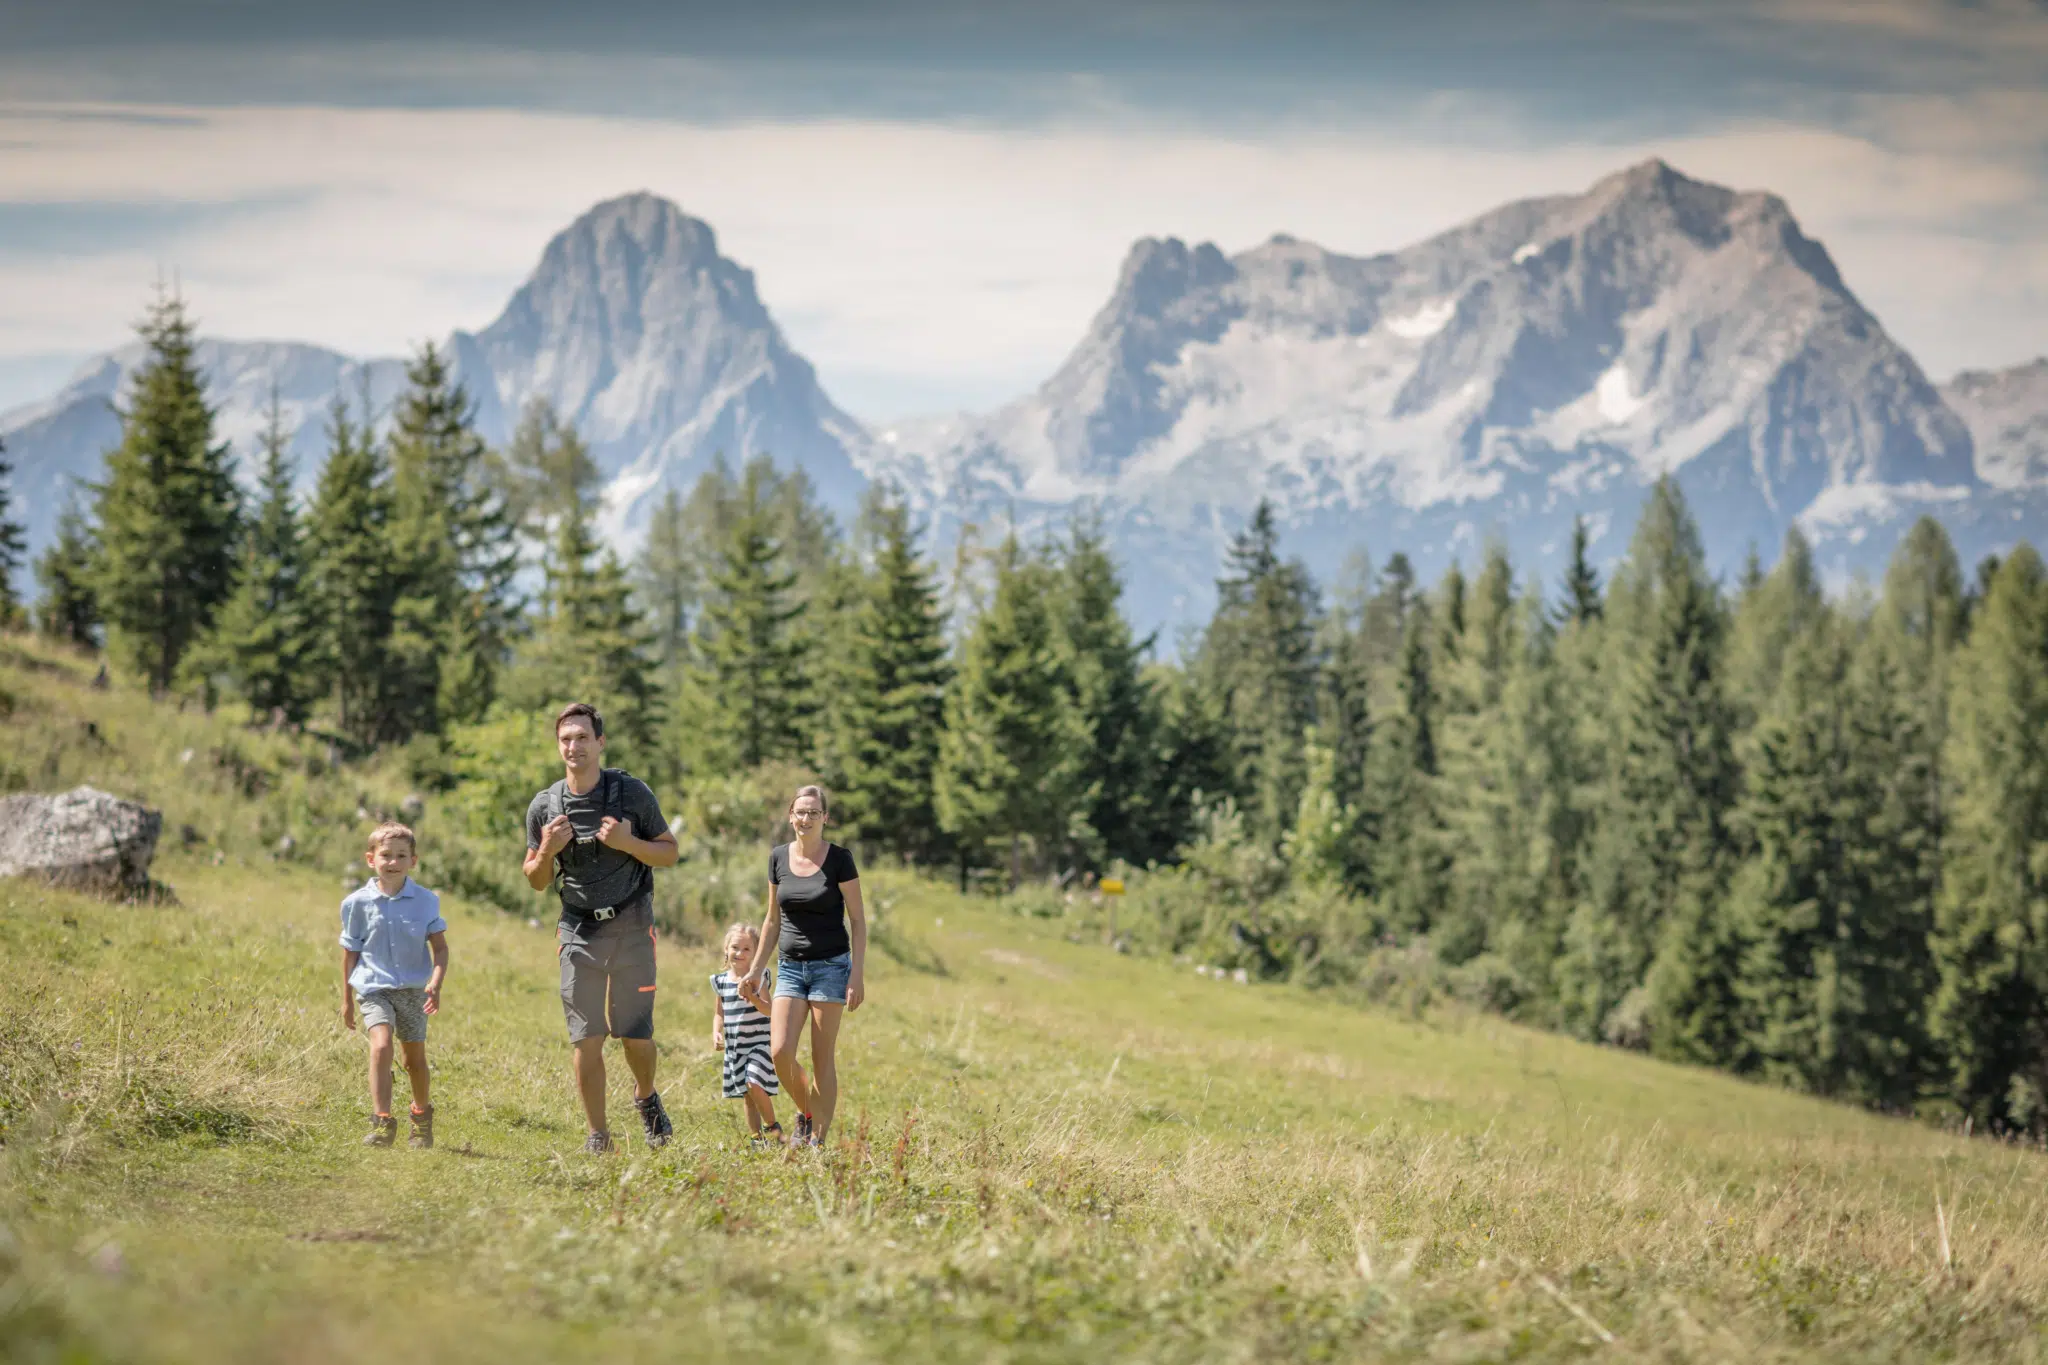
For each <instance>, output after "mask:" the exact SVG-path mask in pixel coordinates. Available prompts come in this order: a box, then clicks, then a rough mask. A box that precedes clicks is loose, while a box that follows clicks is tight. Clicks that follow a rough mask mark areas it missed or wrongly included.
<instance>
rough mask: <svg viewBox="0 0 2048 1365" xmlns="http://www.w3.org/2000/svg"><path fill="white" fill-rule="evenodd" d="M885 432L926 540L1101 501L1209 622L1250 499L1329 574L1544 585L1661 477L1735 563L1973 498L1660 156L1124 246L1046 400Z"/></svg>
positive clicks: (1792, 234) (1875, 355)
mask: <svg viewBox="0 0 2048 1365" xmlns="http://www.w3.org/2000/svg"><path fill="white" fill-rule="evenodd" d="M880 435H881V439H880V441H879V442H878V444H877V447H876V457H875V459H874V461H873V465H874V467H873V468H872V469H871V472H872V473H875V474H877V475H878V476H883V477H893V478H895V479H896V480H897V481H899V482H901V483H903V484H904V485H905V486H906V487H910V488H913V489H919V488H921V489H923V490H925V498H926V505H927V507H928V508H929V509H930V510H931V511H932V512H933V514H934V515H935V516H937V517H938V518H940V519H941V520H959V521H987V520H989V519H990V518H991V517H992V516H997V515H1000V514H1001V513H1002V512H1008V513H1010V514H1012V515H1015V516H1017V517H1018V518H1019V519H1020V520H1021V521H1024V522H1027V523H1029V522H1032V521H1034V520H1037V519H1041V518H1042V517H1044V516H1046V515H1050V514H1056V512H1057V510H1058V509H1059V508H1061V507H1063V506H1065V505H1066V504H1068V503H1071V502H1072V501H1073V500H1075V499H1077V498H1088V499H1093V500H1095V501H1096V502H1097V503H1098V504H1099V505H1100V506H1101V507H1102V508H1103V509H1104V511H1105V513H1106V515H1107V516H1108V518H1109V520H1110V522H1111V525H1112V527H1113V528H1114V530H1115V531H1116V533H1117V534H1118V535H1119V536H1120V537H1122V538H1123V539H1124V540H1125V541H1126V542H1127V554H1129V555H1130V556H1131V559H1132V562H1146V563H1148V564H1153V565H1158V564H1162V563H1163V564H1166V565H1169V566H1171V565H1173V564H1175V563H1176V562H1177V561H1189V562H1191V563H1200V564H1201V565H1202V568H1201V569H1200V570H1199V571H1194V572H1187V573H1178V574H1175V575H1173V577H1174V580H1175V581H1173V583H1172V584H1171V586H1170V588H1169V589H1168V590H1166V592H1165V593H1164V595H1163V596H1162V594H1161V592H1160V591H1159V589H1158V588H1157V586H1156V583H1155V586H1154V587H1153V588H1152V589H1148V591H1151V592H1152V593H1153V596H1154V601H1153V603H1152V604H1151V605H1152V608H1153V610H1154V612H1155V613H1156V614H1157V615H1159V616H1161V617H1167V618H1171V617H1174V616H1181V615H1186V614H1189V613H1190V612H1192V613H1193V614H1195V615H1199V614H1200V612H1201V611H1202V610H1203V608H1204V605H1205V603H1206V599H1207V589H1208V582H1207V580H1208V578H1209V577H1210V576H1211V574H1212V572H1213V570H1212V568H1211V567H1210V566H1213V564H1214V562H1215V560H1214V551H1215V549H1216V548H1217V546H1218V542H1219V540H1220V537H1221V534H1222V533H1223V532H1225V531H1226V530H1227V529H1229V528H1231V527H1233V526H1234V525H1235V524H1236V523H1237V521H1239V520H1240V519H1241V517H1242V514H1243V509H1244V508H1245V507H1246V506H1248V504H1249V503H1250V502H1251V501H1252V500H1253V499H1255V498H1257V497H1259V496H1262V495H1263V496H1268V497H1271V498H1273V499H1274V500H1275V501H1276V503H1277V504H1278V505H1279V507H1280V509H1281V511H1282V515H1283V518H1284V520H1285V521H1286V522H1287V523H1288V525H1289V527H1290V532H1291V543H1297V544H1300V545H1301V546H1302V547H1303V549H1304V553H1305V555H1306V557H1307V558H1308V559H1309V562H1310V564H1311V566H1312V567H1315V568H1317V569H1319V570H1321V571H1322V572H1324V573H1326V574H1327V573H1329V572H1332V571H1334V570H1335V568H1336V567H1337V565H1338V563H1339V562H1340V561H1341V560H1342V558H1343V556H1344V555H1345V554H1346V553H1347V552H1348V551H1349V550H1350V549H1352V548H1355V547H1356V546H1358V545H1360V544H1363V545H1366V546H1369V547H1371V548H1372V549H1374V550H1376V551H1378V552H1379V553H1380V554H1382V555H1384V554H1385V553H1386V552H1388V551H1390V550H1392V549H1395V548H1400V549H1405V550H1407V551H1409V552H1410V553H1411V555H1416V556H1417V557H1419V558H1420V559H1421V560H1422V561H1423V562H1424V563H1426V564H1430V565H1431V566H1432V567H1436V566H1440V565H1441V563H1442V562H1443V561H1445V560H1447V559H1448V558H1449V557H1451V556H1452V555H1454V554H1462V555H1464V556H1465V557H1466V558H1467V559H1468V561H1469V559H1470V557H1471V555H1472V554H1474V553H1475V552H1476V551H1477V549H1478V547H1479V543H1480V542H1481V541H1482V540H1483V539H1484V538H1486V537H1487V536H1489V535H1498V536H1501V537H1502V538H1504V539H1506V540H1507V541H1508V542H1509V544H1510V546H1511V548H1513V549H1514V550H1515V551H1516V554H1517V558H1518V560H1519V561H1520V562H1522V563H1523V564H1524V565H1525V566H1530V567H1537V568H1540V567H1543V566H1544V565H1546V564H1550V563H1554V561H1555V557H1556V554H1557V552H1558V551H1559V550H1560V549H1561V547H1562V546H1563V544H1564V543H1565V537H1564V531H1565V530H1566V529H1568V525H1569V521H1570V519H1571V517H1572V515H1573V514H1574V513H1577V512H1585V513H1587V514H1588V515H1589V516H1590V517H1591V518H1592V519H1593V521H1594V523H1595V525H1596V527H1599V526H1603V525H1612V526H1616V527H1624V526H1626V525H1627V523H1628V522H1629V521H1630V520H1631V519H1632V516H1633V511H1634V507H1635V505H1636V503H1637V502H1639V501H1640V498H1641V496H1642V492H1643V490H1644V488H1645V487H1646V485H1647V483H1648V481H1649V480H1651V479H1652V478H1654V477H1655V476H1656V475H1658V474H1660V473H1665V472H1676V473H1677V475H1678V477H1679V478H1680V480H1681V482H1682V483H1683V484H1684V485H1685V486H1686V488H1687V491H1688V493H1689V494H1690V495H1691V496H1692V499H1693V501H1694V504H1695V506H1696V508H1697V509H1698V511H1699V512H1700V514H1701V520H1702V522H1703V524H1704V527H1705V530H1706V532H1707V540H1708V543H1709V546H1710V549H1711V550H1712V551H1713V552H1714V554H1715V557H1716V559H1717V560H1718V561H1720V562H1722V563H1724V564H1732V563H1733V562H1734V561H1735V559H1736V558H1737V557H1739V556H1740V555H1741V554H1742V553H1743V551H1744V550H1745V549H1746V548H1747V547H1748V545H1749V544H1751V543H1752V542H1754V543H1758V544H1759V545H1760V546H1761V548H1762V549H1763V550H1764V551H1765V553H1766V554H1769V553H1770V552H1771V551H1772V550H1774V549H1775V546H1776V542H1777V540H1778V539H1779V537H1780V536H1782V534H1783V532H1784V530H1785V529H1786V527H1788V526H1789V525H1791V524H1792V523H1793V522H1794V521H1795V520H1798V519H1800V518H1801V517H1802V516H1803V515H1804V514H1806V513H1807V512H1808V511H1809V510H1815V509H1817V510H1818V511H1819V512H1821V513H1822V514H1823V515H1822V516H1819V517H1815V518H1810V519H1808V521H1807V526H1808V529H1809V530H1810V531H1811V532H1813V533H1814V534H1815V535H1816V536H1817V537H1819V538H1820V539H1821V540H1822V541H1824V542H1826V544H1824V545H1823V550H1824V551H1826V550H1829V549H1832V550H1833V551H1834V552H1835V555H1836V558H1837V559H1838V560H1842V561H1844V563H1845V565H1846V566H1847V567H1856V566H1857V565H1860V564H1861V563H1862V562H1863V561H1865V560H1867V559H1868V558H1870V553H1871V551H1872V550H1874V549H1876V548H1877V547H1876V546H1875V545H1870V544H1866V542H1870V541H1872V539H1873V536H1872V530H1873V526H1875V525H1880V524H1883V523H1884V522H1885V518H1886V517H1896V516H1897V515H1899V514H1900V513H1901V512H1902V511H1903V510H1906V509H1909V508H1915V507H1918V506H1932V507H1937V508H1950V507H1951V504H1954V503H1958V502H1963V501H1967V500H1970V499H1972V498H1976V497H1978V496H1979V495H1980V494H1982V492H1983V491H1984V484H1983V482H1982V481H1981V480H1980V479H1979V478H1978V476H1977V474H1976V473H1975V471H1974V469H1973V467H1972V460H1971V454H1972V442H1971V436H1970V432H1969V430H1968V429H1967V428H1966V427H1965V425H1964V423H1963V422H1962V421H1961V420H1960V419H1959V418H1958V417H1957V415H1956V414H1955V413H1954V412H1953V411H1951V410H1950V409H1949V407H1948V406H1947V404H1945V403H1944V402H1943V399H1942V395H1941V394H1940V393H1939V392H1938V391H1937V390H1936V389H1935V387H1934V386H1933V385H1932V384H1931V383H1929V382H1928V380H1927V378H1926V377H1925V376H1924V375H1923V374H1922V373H1921V371H1920V369H1919V367H1918V365H1917V364H1916V363H1915V362H1914V361H1913V359H1912V357H1911V356H1909V355H1908V354H1907V353H1906V352H1905V351H1904V350H1903V349H1902V348H1900V347H1899V346H1898V345H1897V344H1896V343H1895V342H1893V341H1892V339H1891V338H1890V337H1889V336H1888V335H1887V334H1886V333H1885V332H1884V330H1883V328H1882V327H1881V326H1880V325H1879V324H1878V323H1877V321H1876V319H1874V318H1873V317H1872V316H1871V315H1870V314H1869V313H1868V312H1867V310H1865V309H1864V308H1863V306H1862V305H1861V303H1860V302H1859V301H1858V300H1857V299H1856V298H1855V296H1854V295H1853V294H1852V293H1851V292H1850V291H1849V289H1848V288H1847V286H1846V285H1845V284H1844V283H1843V281H1842V279H1841V276H1840V274H1839V272H1838V271H1837V270H1836V268H1835V265H1834V263H1833V261H1832V260H1831V259H1830V258H1829V257H1828V254H1827V252H1826V251H1825V249H1824V248H1823V247H1821V246H1820V244H1819V243H1817V242H1815V241H1813V240H1812V239H1811V238H1809V237H1807V236H1806V235H1805V234H1804V233H1803V232H1802V231H1801V230H1800V228H1799V226H1798V224H1797V222H1796V221H1795V220H1794V218H1793V216H1792V214H1791V212H1790V211H1789V209H1788V208H1787V207H1786V206H1785V204H1784V202H1783V201H1782V200H1780V199H1778V198H1777V197H1775V196H1773V195H1769V194H1761V193H1738V192H1735V191H1732V190H1727V189H1724V188H1721V187H1719V186H1714V185H1708V184H1703V183H1701V182H1698V181H1694V180H1690V179H1688V178H1686V177H1685V176H1682V175H1680V174H1679V173H1678V172H1676V171H1674V170H1673V169H1672V168H1671V167H1669V166H1667V165H1665V164H1664V163H1662V162H1660V161H1652V162H1647V163H1644V164H1642V165H1639V166H1635V167H1632V168H1630V169H1628V170H1626V171H1624V172H1621V173H1619V174H1616V175H1613V176H1610V177H1608V178H1606V179H1604V180H1602V181H1601V182H1599V183H1598V184H1596V185H1594V186H1593V187H1592V188H1591V189H1590V190H1589V191H1587V192H1586V193H1584V194H1580V195H1568V196H1555V197H1549V198H1543V199H1534V200H1527V201H1522V202H1519V203H1515V204H1510V205H1507V206H1505V207H1503V208H1501V209H1499V210H1496V211H1494V212H1492V213H1489V214H1486V215H1483V216H1481V217H1480V218H1477V219H1475V220H1473V221H1471V222H1469V223H1466V224H1464V225H1462V226H1460V227H1457V228H1454V229H1452V230H1451V231H1449V232H1446V233H1443V234H1441V235H1439V236H1437V237H1434V238H1431V239H1429V240H1427V241H1425V242H1422V243H1419V244H1417V245H1415V246H1413V247H1409V248H1406V249H1404V250H1401V251H1397V252H1392V253H1387V254H1383V255H1379V256H1373V257H1363V258H1360V257H1348V256H1343V255H1340V254H1338V253H1335V252H1331V251H1328V250H1326V249H1324V248H1322V247H1319V246H1315V245H1313V244H1310V243H1306V242H1301V241H1297V240H1295V239H1293V238H1291V237H1286V236H1279V237H1275V238H1273V239H1272V240H1270V241H1268V242H1266V243H1264V244H1262V245H1260V246H1257V247H1254V248H1252V249H1250V250H1248V251H1244V252H1240V253H1238V254H1236V255H1234V256H1226V255H1224V254H1223V252H1221V251H1220V250H1219V249H1218V248H1216V247H1215V246H1213V245H1211V244H1207V243H1203V244H1198V245H1194V246H1189V245H1187V244H1185V243H1182V242H1180V241H1178V240H1174V239H1165V240H1146V241H1141V242H1139V243H1138V244H1137V245H1136V246H1135V247H1134V248H1133V249H1132V251H1131V252H1130V254H1129V256H1128V257H1127V259H1126V261H1125V263H1124V267H1123V270H1122V272H1121V274H1120V276H1119V278H1118V281H1117V285H1116V288H1115V290H1114V292H1113V294H1112V296H1111V299H1110V301H1109V303H1108V304H1107V305H1106V306H1105V307H1104V308H1103V309H1102V311H1101V312H1100V313H1099V314H1098V315H1097V316H1096V318H1095V320H1094V322H1093V324H1092V325H1091V327H1090V328H1089V331H1088V333H1087V335H1086V336H1085V337H1084V338H1083V340H1082V341H1081V343H1080V345H1079V346H1077V347H1076V348H1075V350H1074V352H1073V353H1072V354H1071V355H1070V356H1069V358H1068V359H1067V361H1066V363H1065V364H1064V365H1062V366H1061V368H1060V369H1059V370H1058V372H1056V373H1055V374H1054V375H1053V376H1052V377H1051V378H1050V379H1048V380H1047V381H1046V383H1045V384H1044V385H1043V386H1042V387H1041V388H1040V389H1039V390H1038V391H1037V392H1036V393H1034V394H1031V395H1028V396H1027V397H1025V398H1023V399H1020V400H1018V401H1017V402H1015V403H1012V404H1010V405H1008V406H1006V407H1005V408H1003V409H1001V410H999V411H998V412H996V413H994V414H991V415H990V416H988V417H987V418H984V419H978V420H976V419H969V420H965V421H961V420H955V421H953V422H951V423H946V424H938V425H930V426H924V427H918V426H911V425H904V426H899V427H897V428H894V429H889V430H884V431H883V432H882V433H881V434H880ZM1877 539H1882V536H1878V537H1877ZM1194 543H1203V549H1201V550H1200V551H1196V550H1194V548H1193V545H1194ZM1137 546H1142V547H1143V549H1142V552H1140V551H1138V550H1137V549H1136V548H1134V547H1137ZM1601 549H1602V550H1603V551H1606V552H1609V553H1612V552H1614V551H1615V550H1618V545H1611V544H1610V545H1603V546H1602V547H1601ZM1849 561H1854V563H1850V562H1849Z"/></svg>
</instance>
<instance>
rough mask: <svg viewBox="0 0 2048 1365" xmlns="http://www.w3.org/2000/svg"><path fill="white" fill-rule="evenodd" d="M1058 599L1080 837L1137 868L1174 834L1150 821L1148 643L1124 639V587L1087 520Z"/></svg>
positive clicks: (1152, 708) (1076, 527)
mask: <svg viewBox="0 0 2048 1365" xmlns="http://www.w3.org/2000/svg"><path fill="white" fill-rule="evenodd" d="M1059 589H1060V592H1059V598H1058V602H1059V607H1060V639H1061V644H1062V647H1063V649H1064V651H1065V654H1066V662H1067V671H1068V676H1069V678H1070V679H1071V681H1072V683H1073V687H1074V705H1075V707H1076V709H1077V710H1078V712H1079V714H1080V717H1081V724H1082V725H1083V727H1084V728H1085V729H1086V731H1087V733H1088V741H1087V748H1086V752H1085V753H1084V755H1083V761H1082V778H1081V783H1082V787H1083V789H1084V790H1085V791H1086V793H1087V811H1086V818H1087V823H1088V827H1089V829H1090V830H1092V831H1093V833H1094V836H1095V838H1096V840H1097V841H1099V849H1100V854H1101V856H1102V857H1103V858H1105V859H1124V860H1126V861H1129V862H1133V863H1137V864H1139V865H1141V866H1142V865H1143V864H1144V863H1145V862H1147V861H1148V860H1150V859H1151V858H1155V857H1162V856H1165V855H1167V854H1170V853H1171V852H1172V850H1173V844H1174V842H1176V840H1177V837H1178V835H1179V833H1180V831H1178V830H1167V829H1162V828H1160V827H1159V825H1158V824H1157V822H1156V821H1155V819H1154V811H1153V806H1154V798H1155V795H1156V788H1157V775H1156V774H1155V773H1154V772H1153V770H1152V760H1153V757H1154V755H1155V753H1156V752H1157V748H1158V725H1159V713H1158V706H1157V700H1156V698H1155V697H1154V696H1153V694H1152V691H1151V689H1150V688H1148V687H1147V686H1146V685H1145V681H1144V656H1145V654H1146V653H1147V651H1149V650H1150V648H1151V645H1152V640H1151V638H1150V637H1147V638H1145V639H1142V640H1140V639H1135V638H1133V636H1132V634H1131V627H1130V623H1129V622H1128V621H1126V620H1125V619H1124V615H1123V611H1122V609H1121V601H1122V597H1123V580H1122V577H1121V575H1119V573H1118V572H1117V568H1116V563H1115V561H1114V560H1112V559H1111V558H1110V554H1109V544H1108V541H1107V539H1106V538H1105V536H1104V534H1103V530H1102V523H1101V520H1100V518H1099V517H1098V516H1095V515H1094V514H1092V513H1084V514H1083V515H1082V516H1080V517H1078V518H1076V520H1075V521H1074V523H1073V525H1072V526H1071V527H1070V528H1069V532H1068V538H1067V543H1066V545H1065V546H1064V553H1063V554H1062V556H1061V562H1060V582H1059Z"/></svg>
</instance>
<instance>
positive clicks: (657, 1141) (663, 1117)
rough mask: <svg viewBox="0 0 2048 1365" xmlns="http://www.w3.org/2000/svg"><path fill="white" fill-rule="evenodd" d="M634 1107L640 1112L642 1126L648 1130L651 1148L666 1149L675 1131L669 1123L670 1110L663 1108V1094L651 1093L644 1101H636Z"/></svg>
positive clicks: (656, 1091)
mask: <svg viewBox="0 0 2048 1365" xmlns="http://www.w3.org/2000/svg"><path fill="white" fill-rule="evenodd" d="M633 1107H634V1108H635V1109H638V1110H639V1111H640V1126H641V1127H642V1128H644V1129H646V1130H647V1145H648V1146H649V1147H655V1148H660V1147H666V1146H668V1140H669V1138H670V1137H671V1136H673V1135H674V1133H675V1131H676V1130H675V1129H674V1127H672V1126H671V1125H670V1123H669V1121H668V1110H666V1109H664V1108H662V1107H661V1092H660V1091H659V1090H655V1091H650V1092H649V1093H648V1096H647V1098H646V1099H644V1100H634V1101H633Z"/></svg>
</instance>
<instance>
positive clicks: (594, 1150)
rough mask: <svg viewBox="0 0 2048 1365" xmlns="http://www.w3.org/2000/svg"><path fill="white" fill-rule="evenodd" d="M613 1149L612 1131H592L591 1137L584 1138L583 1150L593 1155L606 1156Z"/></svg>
mask: <svg viewBox="0 0 2048 1365" xmlns="http://www.w3.org/2000/svg"><path fill="white" fill-rule="evenodd" d="M611 1149H612V1135H611V1134H610V1133H592V1134H591V1135H590V1136H589V1137H587V1138H585V1139H583V1150H584V1151H586V1152H588V1153H589V1154H590V1155H592V1156H604V1155H605V1154H606V1153H608V1152H610V1151H611Z"/></svg>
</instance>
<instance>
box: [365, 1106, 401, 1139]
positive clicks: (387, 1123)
mask: <svg viewBox="0 0 2048 1365" xmlns="http://www.w3.org/2000/svg"><path fill="white" fill-rule="evenodd" d="M396 1141H398V1120H397V1119H395V1118H393V1117H391V1115H389V1114H372V1115H370V1131H369V1132H368V1133H366V1134H365V1135H364V1136H363V1146H365V1147H389V1146H390V1145H391V1144H392V1143H394V1142H396Z"/></svg>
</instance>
